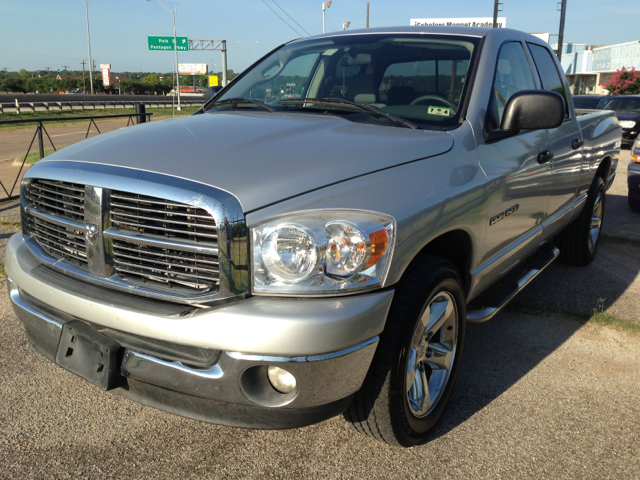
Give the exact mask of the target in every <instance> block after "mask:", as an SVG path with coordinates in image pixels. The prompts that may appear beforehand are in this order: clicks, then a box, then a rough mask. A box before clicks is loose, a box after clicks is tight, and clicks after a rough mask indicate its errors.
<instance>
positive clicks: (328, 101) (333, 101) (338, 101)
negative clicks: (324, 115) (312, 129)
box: [278, 98, 418, 130]
mask: <svg viewBox="0 0 640 480" xmlns="http://www.w3.org/2000/svg"><path fill="white" fill-rule="evenodd" d="M278 103H283V104H285V105H286V104H295V103H317V104H320V105H349V106H350V107H356V108H360V109H361V110H369V111H370V112H373V113H375V114H376V115H380V116H381V117H384V118H386V119H387V120H390V121H392V122H394V123H397V124H399V125H402V126H403V127H406V128H412V129H414V130H416V129H418V126H417V125H416V124H415V123H413V122H410V121H409V120H405V119H404V118H400V117H396V116H395V115H392V114H390V113H387V112H384V111H382V110H380V109H379V108H376V107H373V106H371V105H367V104H365V103H356V102H352V101H351V100H345V99H344V98H295V99H291V100H280V101H279V102H278Z"/></svg>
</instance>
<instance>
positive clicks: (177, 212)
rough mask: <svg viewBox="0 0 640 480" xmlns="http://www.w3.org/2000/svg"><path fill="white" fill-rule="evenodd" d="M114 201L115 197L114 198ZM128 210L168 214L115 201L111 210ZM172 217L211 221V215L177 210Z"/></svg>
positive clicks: (163, 211) (173, 211) (172, 212)
mask: <svg viewBox="0 0 640 480" xmlns="http://www.w3.org/2000/svg"><path fill="white" fill-rule="evenodd" d="M112 199H113V197H112ZM118 207H120V208H126V209H131V210H139V211H141V212H145V213H157V214H162V215H164V214H165V213H167V211H166V210H160V209H152V208H144V207H136V206H134V205H125V204H122V203H116V202H114V201H113V200H112V201H111V208H118ZM171 215H178V216H183V217H190V218H198V219H203V220H211V216H209V215H197V214H194V213H183V212H179V211H175V210H171ZM212 227H213V228H215V225H212Z"/></svg>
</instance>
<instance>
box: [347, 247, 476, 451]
mask: <svg viewBox="0 0 640 480" xmlns="http://www.w3.org/2000/svg"><path fill="white" fill-rule="evenodd" d="M465 325H466V311H465V302H464V293H463V291H462V287H461V285H460V279H459V276H458V273H457V271H456V269H455V267H454V266H453V265H452V264H451V263H449V262H447V261H445V260H443V259H441V258H439V257H434V256H431V255H425V256H423V258H422V259H420V260H419V261H418V262H417V263H416V264H414V266H413V267H412V268H411V269H410V271H408V272H407V274H406V275H405V277H404V279H403V281H402V282H401V283H400V284H399V285H398V287H397V289H396V294H395V297H394V300H393V304H392V306H391V309H390V311H389V316H388V318H387V324H386V326H385V330H384V332H383V333H382V334H381V336H380V343H379V345H378V349H377V351H376V355H375V357H374V359H373V362H372V364H371V367H370V369H369V372H368V374H367V377H366V379H365V381H364V383H363V385H362V388H361V389H360V391H359V392H358V393H356V395H355V397H354V399H353V401H352V403H351V405H350V406H349V408H348V409H347V411H346V412H345V418H346V419H347V421H348V422H350V423H351V424H352V425H353V426H354V427H355V428H356V429H357V430H358V431H359V432H361V433H363V434H365V435H368V436H371V437H373V438H375V439H377V440H380V441H382V442H385V443H388V444H390V445H396V446H403V447H410V446H413V445H416V444H418V443H420V442H421V441H423V440H424V439H425V438H426V437H427V436H428V433H429V431H430V430H431V429H433V427H434V426H435V425H436V424H437V423H438V421H439V420H440V418H441V417H442V414H443V413H444V410H445V408H446V405H447V402H448V401H449V397H450V396H451V392H452V391H453V387H454V384H455V380H456V377H457V374H458V369H459V367H460V358H461V356H462V347H463V345H464V335H465Z"/></svg>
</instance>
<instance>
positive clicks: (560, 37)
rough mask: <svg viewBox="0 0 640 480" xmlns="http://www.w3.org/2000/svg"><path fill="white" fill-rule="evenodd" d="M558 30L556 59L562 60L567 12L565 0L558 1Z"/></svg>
mask: <svg viewBox="0 0 640 480" xmlns="http://www.w3.org/2000/svg"><path fill="white" fill-rule="evenodd" d="M560 5H561V6H560V31H559V32H558V51H557V55H558V61H560V60H562V43H563V42H564V20H565V17H566V14H567V0H561V2H560Z"/></svg>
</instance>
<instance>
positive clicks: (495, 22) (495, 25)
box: [493, 0, 502, 28]
mask: <svg viewBox="0 0 640 480" xmlns="http://www.w3.org/2000/svg"><path fill="white" fill-rule="evenodd" d="M500 5H502V3H500V0H494V4H493V28H498V12H501V11H502V10H500Z"/></svg>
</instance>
